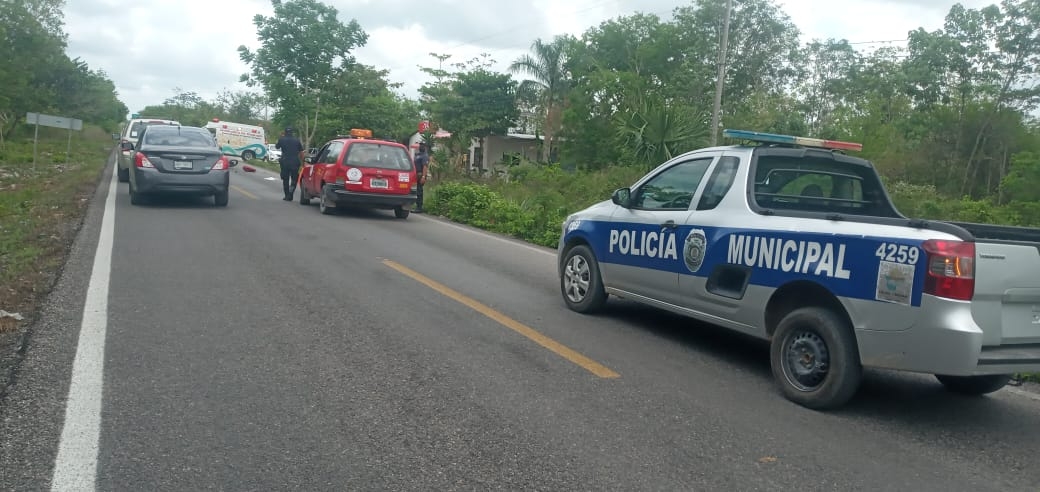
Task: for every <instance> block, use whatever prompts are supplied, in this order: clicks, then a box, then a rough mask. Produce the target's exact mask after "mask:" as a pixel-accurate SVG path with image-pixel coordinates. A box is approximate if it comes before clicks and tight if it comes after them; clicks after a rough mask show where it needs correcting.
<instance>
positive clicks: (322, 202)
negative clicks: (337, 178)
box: [318, 185, 336, 215]
mask: <svg viewBox="0 0 1040 492" xmlns="http://www.w3.org/2000/svg"><path fill="white" fill-rule="evenodd" d="M328 194H329V185H322V187H321V196H320V197H318V211H319V212H321V213H322V214H323V215H332V214H334V213H336V207H334V206H333V205H332V204H330V203H329V201H328V198H325V197H326V196H328Z"/></svg>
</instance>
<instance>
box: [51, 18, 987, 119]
mask: <svg viewBox="0 0 1040 492" xmlns="http://www.w3.org/2000/svg"><path fill="white" fill-rule="evenodd" d="M736 1H739V0H736ZM774 1H775V2H776V3H777V4H778V5H780V6H781V8H782V9H783V10H784V11H785V12H786V13H787V14H788V15H789V16H790V17H791V19H792V20H793V21H794V23H795V24H796V25H797V26H798V28H799V29H800V30H801V31H802V36H803V41H807V40H810V39H812V38H837V39H841V38H845V39H848V40H849V41H851V42H854V43H862V44H858V45H857V46H858V47H861V48H864V49H869V48H872V47H877V46H879V44H878V43H874V42H877V41H889V40H903V39H905V38H906V35H907V32H908V31H910V30H913V29H916V28H918V27H924V28H926V29H928V30H933V29H937V28H940V27H941V26H942V22H943V17H944V16H945V14H946V12H947V11H948V10H949V9H950V7H951V6H952V5H953V4H954V3H955V2H954V1H953V0H774ZM325 2H326V3H328V4H331V5H334V6H336V8H337V9H338V10H339V12H340V16H341V17H342V18H344V19H349V18H356V19H357V20H358V22H359V23H360V24H361V27H362V28H363V29H364V30H365V31H366V32H367V33H368V34H369V40H368V44H367V45H366V46H364V47H363V48H361V49H359V50H358V51H357V52H356V53H355V55H356V56H357V58H358V60H359V61H361V62H362V63H366V64H369V65H374V66H376V67H379V68H386V69H390V78H391V80H392V81H394V82H401V83H404V87H403V89H402V91H403V92H404V94H405V95H407V96H409V97H416V96H417V92H416V91H417V89H418V88H419V86H421V85H422V84H423V82H425V81H426V77H425V74H423V73H422V72H420V71H419V69H418V68H417V67H418V66H419V65H423V66H433V65H435V64H436V60H435V59H434V58H432V57H431V56H430V55H429V53H430V52H436V53H448V54H451V55H452V57H451V59H450V60H448V62H447V63H450V62H454V61H464V60H468V59H470V58H473V57H474V56H477V55H478V54H480V53H483V52H487V53H490V54H491V56H492V58H493V59H495V60H497V62H498V65H499V67H498V68H499V69H500V70H503V71H504V69H505V65H507V64H508V63H509V62H511V61H512V60H514V59H516V58H517V57H518V56H519V55H521V54H522V53H524V52H526V51H527V48H528V47H529V46H530V44H531V42H532V41H533V40H535V39H537V38H543V39H548V38H550V37H552V36H553V35H555V34H561V33H570V34H574V35H580V34H581V33H582V32H584V31H585V30H586V29H588V28H589V27H592V26H595V25H598V24H599V23H600V22H602V21H604V20H607V19H610V18H614V17H618V16H622V15H628V14H632V13H635V12H637V11H639V12H644V13H656V14H658V15H660V16H662V17H664V18H668V17H669V16H670V15H671V12H672V10H673V9H674V8H675V7H677V6H683V5H688V4H690V3H691V0H685V1H681V0H485V1H480V0H425V1H412V0H349V1H348V0H325ZM960 3H962V4H963V5H965V6H966V7H970V8H978V7H981V6H983V5H988V4H990V3H994V2H993V1H983V0H963V1H962V2H960ZM258 13H259V14H264V15H271V13H272V8H271V3H270V1H269V0H208V1H203V0H149V1H148V2H127V1H125V0H66V8H65V23H66V29H67V31H68V33H69V54H70V55H71V56H72V57H77V56H78V57H80V58H82V59H83V60H85V61H86V62H87V63H88V64H90V66H91V67H92V68H96V69H97V68H100V69H103V70H104V71H105V72H106V73H107V74H108V76H109V77H110V78H111V79H112V80H113V81H114V82H115V85H116V88H117V89H118V91H119V95H120V98H121V99H122V101H123V102H124V103H126V105H127V106H129V108H130V110H131V111H137V110H140V109H141V108H143V107H144V106H146V105H150V104H159V103H161V102H162V101H163V100H164V99H166V98H167V97H169V96H171V95H173V94H174V88H175V87H180V88H182V89H183V90H186V91H194V92H197V93H198V94H199V95H200V96H202V97H203V98H206V99H212V98H213V97H214V96H215V95H216V94H217V93H218V92H219V91H221V90H223V89H225V88H227V89H232V90H238V89H244V88H245V86H244V85H243V84H241V83H239V82H238V79H239V76H240V75H241V74H242V73H245V72H246V71H248V69H247V67H246V66H245V65H244V64H243V63H242V62H241V61H240V60H239V59H238V53H237V51H236V48H237V47H238V46H239V45H242V44H244V45H246V46H249V47H251V48H255V47H257V45H258V42H257V40H256V31H255V28H254V26H253V24H252V18H253V16H254V15H256V14H258ZM892 44H898V45H900V46H903V45H905V43H892Z"/></svg>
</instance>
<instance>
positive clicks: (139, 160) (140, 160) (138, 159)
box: [134, 152, 155, 168]
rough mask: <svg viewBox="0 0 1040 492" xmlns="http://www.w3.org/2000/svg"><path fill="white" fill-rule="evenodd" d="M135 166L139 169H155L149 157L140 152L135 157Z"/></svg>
mask: <svg viewBox="0 0 1040 492" xmlns="http://www.w3.org/2000/svg"><path fill="white" fill-rule="evenodd" d="M134 165H135V166H137V167H150V168H154V167H155V166H153V165H152V161H150V160H148V157H147V156H146V155H144V154H142V153H140V152H138V153H137V156H135V157H134Z"/></svg>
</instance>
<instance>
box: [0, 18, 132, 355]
mask: <svg viewBox="0 0 1040 492" xmlns="http://www.w3.org/2000/svg"><path fill="white" fill-rule="evenodd" d="M64 3H65V2H64V1H62V0H24V1H18V2H0V310H2V311H6V312H8V313H15V314H18V315H19V316H20V317H21V318H23V319H22V320H17V319H15V318H13V317H8V316H3V317H0V333H4V332H14V331H17V330H19V329H20V328H23V327H25V326H27V325H28V323H29V322H31V320H32V319H33V318H34V317H35V314H36V313H35V311H36V306H37V303H38V302H39V301H40V300H42V296H43V295H45V294H46V293H47V292H48V291H49V290H50V286H51V284H52V282H53V279H54V278H55V275H56V274H57V272H58V271H59V270H60V269H61V268H62V266H63V265H64V262H65V256H66V254H67V252H68V247H69V246H70V245H71V242H72V239H73V238H74V237H75V234H76V231H77V230H78V228H79V224H80V223H81V221H82V218H83V213H84V211H85V208H86V204H87V202H88V200H89V198H90V197H91V196H92V195H93V193H94V191H95V190H96V189H97V185H98V179H99V177H100V176H101V170H102V169H103V167H104V164H105V160H106V158H107V157H108V155H109V152H110V151H111V150H112V148H113V141H112V137H111V133H113V132H115V131H117V129H118V128H119V125H120V122H121V121H123V119H124V118H125V117H126V115H127V107H126V105H125V104H123V103H122V102H120V101H119V99H118V95H117V94H116V91H115V84H113V83H112V81H111V80H110V79H109V78H108V76H107V75H106V74H105V73H104V72H103V71H101V70H95V69H91V68H90V66H89V65H88V64H87V63H86V62H84V61H83V60H80V59H78V58H75V59H73V58H70V57H69V56H68V55H67V54H66V37H67V36H66V34H65V32H64V20H63V15H62V9H63V8H64ZM29 112H33V113H41V114H48V115H53V116H64V117H69V118H76V119H79V120H82V121H83V129H82V130H81V131H74V132H72V140H71V152H70V154H69V156H68V157H67V158H66V148H67V146H68V143H69V140H68V132H67V131H65V130H61V129H56V128H48V127H40V130H39V144H38V146H37V149H36V154H37V155H36V164H35V166H34V165H33V133H34V127H32V126H30V125H28V124H26V121H25V119H26V113H29ZM0 350H4V351H5V353H7V351H8V348H7V347H6V346H4V347H0ZM5 359H6V356H3V357H0V365H2V364H3V363H4V362H5Z"/></svg>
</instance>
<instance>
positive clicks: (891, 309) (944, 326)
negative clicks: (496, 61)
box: [558, 130, 1040, 409]
mask: <svg viewBox="0 0 1040 492" xmlns="http://www.w3.org/2000/svg"><path fill="white" fill-rule="evenodd" d="M724 135H725V136H726V137H729V138H735V139H739V140H743V141H751V142H754V143H756V144H752V145H733V146H722V147H713V148H706V149H700V150H694V151H691V152H688V153H685V154H683V155H680V156H678V157H675V158H674V159H671V160H669V161H667V162H665V163H664V164H662V165H660V166H659V167H657V168H656V169H654V170H652V171H651V172H650V173H648V174H647V175H645V176H644V177H643V178H641V179H640V180H639V181H637V182H636V183H635V184H633V185H632V186H631V187H626V188H621V189H618V190H616V191H615V192H614V194H613V196H612V198H611V199H610V200H607V201H604V202H601V203H597V204H595V205H592V206H590V207H588V208H586V209H584V210H582V211H580V212H577V213H575V214H572V215H571V216H569V217H567V219H566V220H565V221H564V223H563V224H562V230H561V235H560V242H559V251H558V260H559V278H560V289H561V294H562V297H563V301H564V303H565V304H566V305H567V306H568V307H569V308H570V309H572V310H574V311H578V312H583V313H588V312H593V311H596V310H598V309H599V308H600V307H601V306H602V305H603V303H604V302H605V301H606V300H607V296H608V295H613V296H617V297H621V298H628V299H631V300H634V301H636V302H641V303H645V304H648V305H651V306H654V307H657V308H661V309H665V310H668V311H672V312H675V313H678V314H681V315H685V316H689V317H692V318H696V319H699V320H701V321H704V322H708V323H712V324H716V325H720V326H723V327H726V328H728V329H732V330H736V331H738V332H742V333H745V334H748V335H751V336H755V337H759V338H762V339H764V340H768V341H769V342H770V363H771V367H772V372H773V376H774V379H775V381H776V383H777V384H778V386H779V387H780V389H781V391H782V393H783V394H784V396H785V397H787V398H788V399H790V400H792V401H794V402H797V403H798V404H801V405H804V406H806V407H810V408H818V409H823V408H835V407H838V406H841V405H843V404H844V403H846V402H847V401H848V400H849V399H850V398H851V397H852V396H853V395H854V393H855V392H856V390H857V388H858V387H859V385H860V377H861V373H862V368H863V367H877V368H886V369H894V370H902V371H911V372H919V373H927V374H933V375H935V376H936V378H937V379H938V381H939V382H940V383H941V384H943V385H944V386H945V387H946V388H947V389H949V390H951V391H954V392H958V393H963V394H972V395H981V394H985V393H990V392H993V391H997V390H998V389H1000V388H1001V387H1003V386H1004V385H1006V384H1007V383H1008V381H1009V380H1010V379H1011V375H1012V374H1014V373H1031V372H1040V314H1038V313H1040V230H1038V229H1031V228H1021V227H1005V226H996V225H986V224H970V223H961V222H957V223H954V222H943V221H930V220H921V219H912V218H907V217H905V216H903V215H902V214H900V213H899V211H898V210H897V209H896V207H895V205H894V204H893V203H892V201H891V200H890V198H889V196H888V193H887V192H886V191H885V189H884V187H883V185H882V182H881V179H880V177H879V176H878V174H877V172H876V171H875V169H874V166H873V165H872V164H871V163H870V162H869V161H867V160H864V159H860V158H856V157H852V156H849V155H846V154H845V153H844V151H845V150H858V149H861V148H862V146H861V145H860V144H855V143H850V142H836V141H827V140H818V139H810V138H804V137H796V136H790V135H776V134H767V133H757V132H749V131H739V130H726V131H725V132H724ZM694 377H695V376H694Z"/></svg>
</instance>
